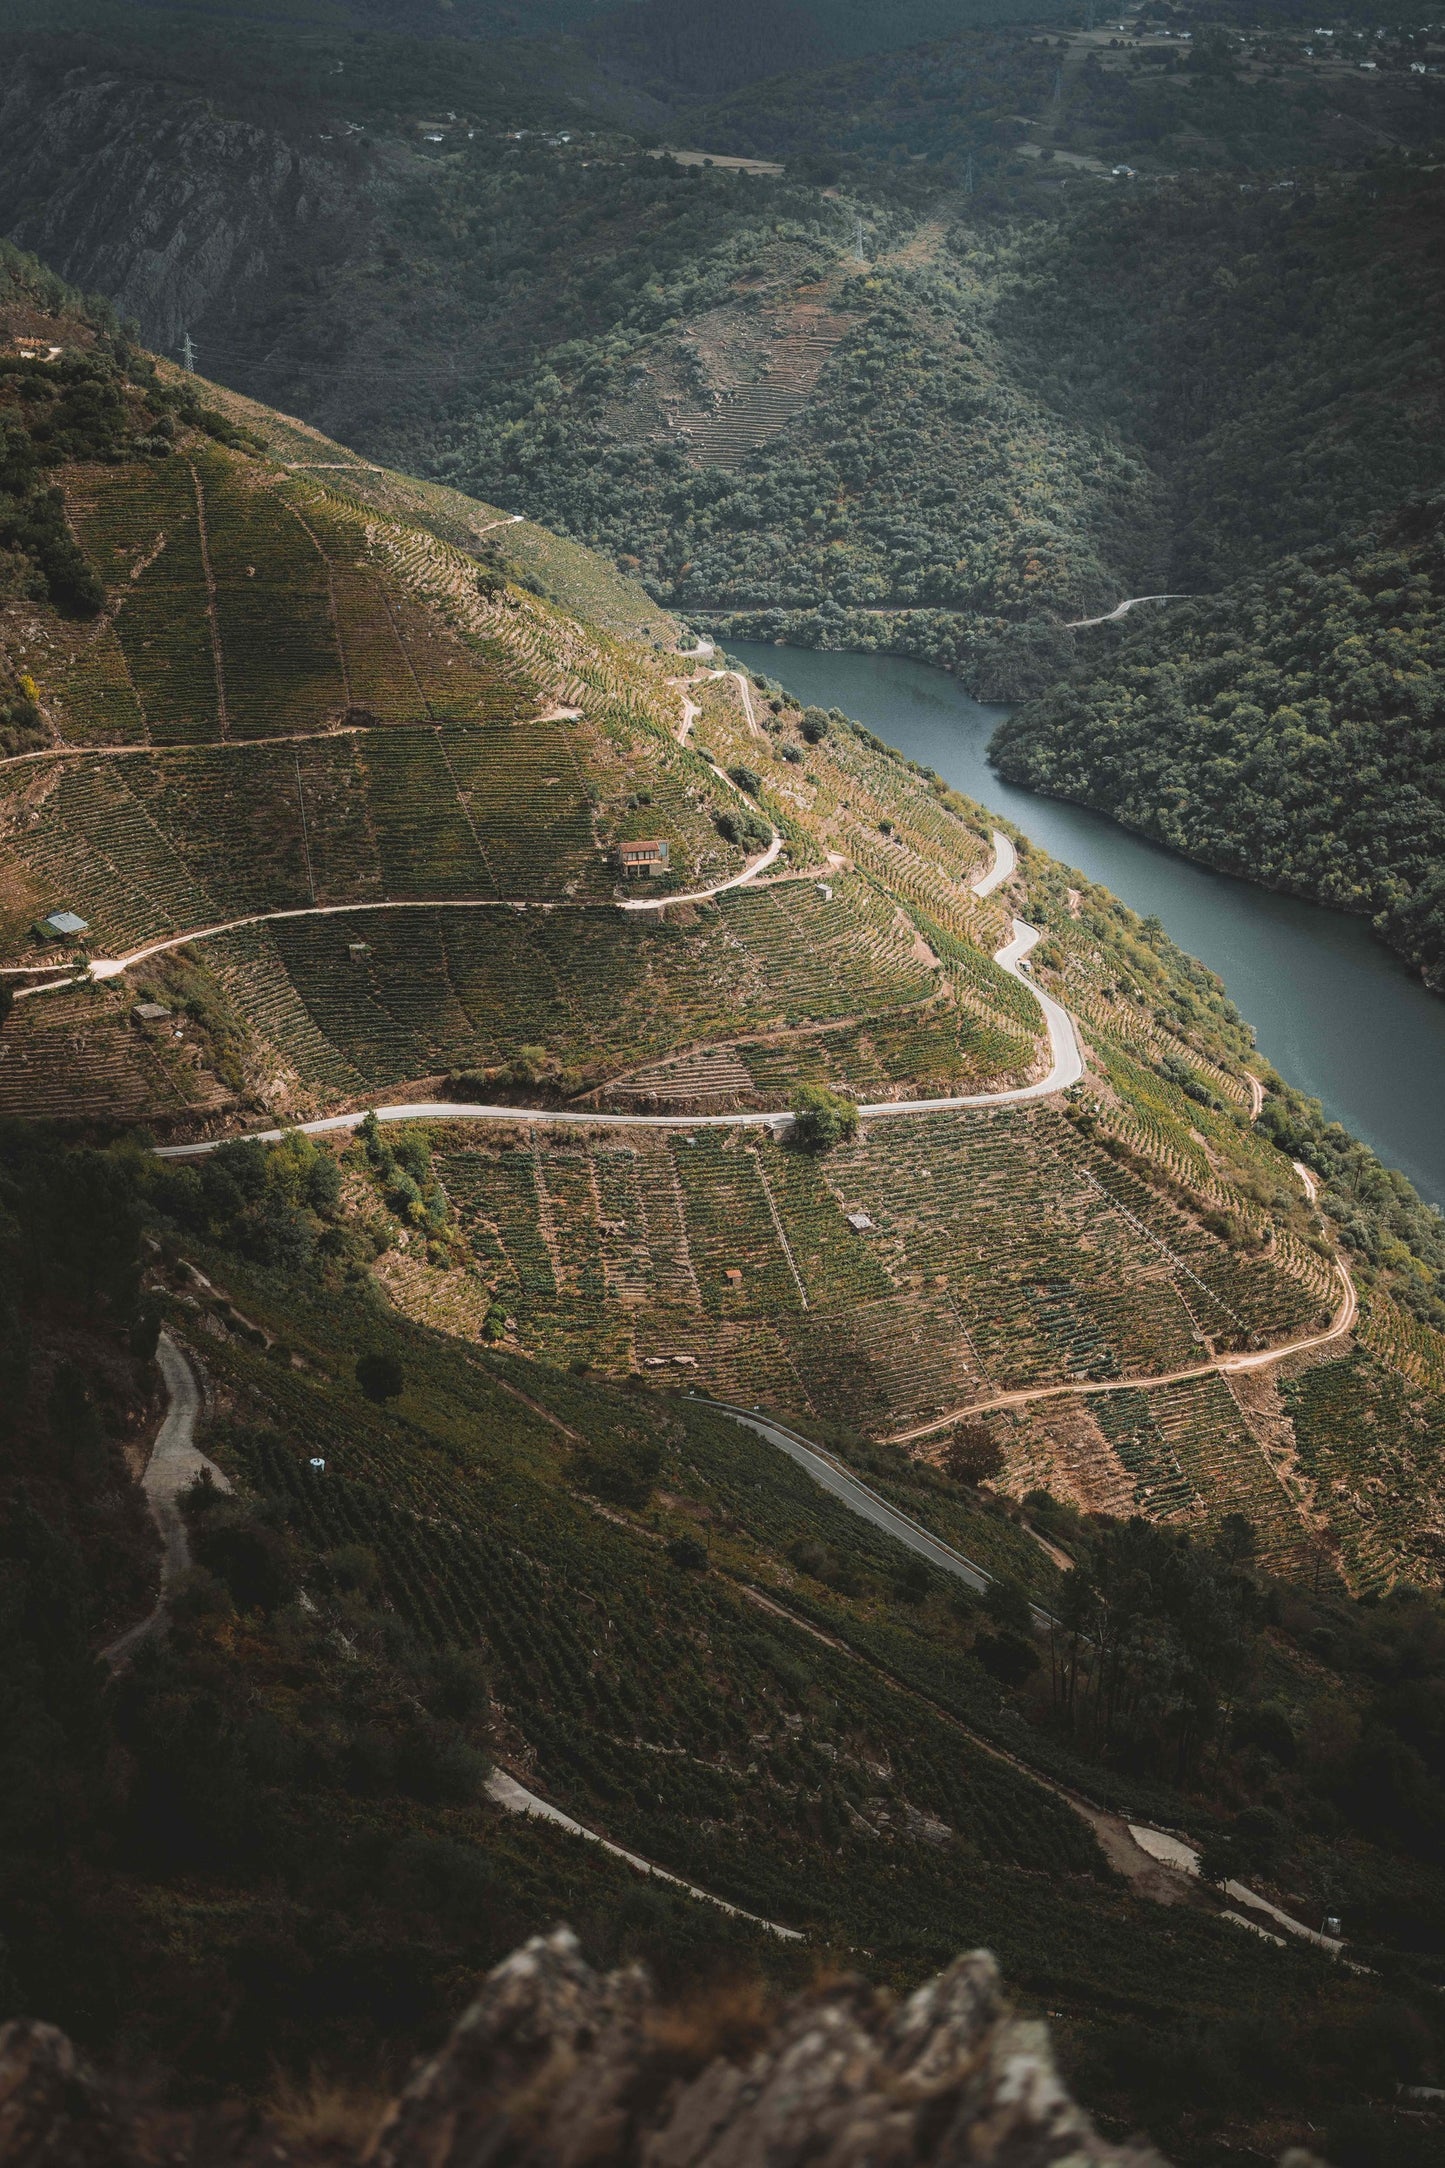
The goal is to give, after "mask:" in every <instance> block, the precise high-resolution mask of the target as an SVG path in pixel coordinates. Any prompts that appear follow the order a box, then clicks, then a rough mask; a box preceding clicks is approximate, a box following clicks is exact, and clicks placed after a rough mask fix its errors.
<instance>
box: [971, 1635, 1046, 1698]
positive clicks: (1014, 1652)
mask: <svg viewBox="0 0 1445 2168" xmlns="http://www.w3.org/2000/svg"><path fill="white" fill-rule="evenodd" d="M973 1653H974V1655H975V1656H976V1657H977V1658H978V1660H979V1662H980V1663H981V1664H982V1665H983V1667H984V1670H985V1671H987V1672H989V1673H990V1674H991V1675H992V1676H993V1677H994V1678H996V1679H997V1680H998V1682H999V1684H1000V1686H1022V1685H1023V1683H1024V1681H1025V1679H1030V1678H1032V1677H1033V1674H1034V1673H1035V1672H1036V1671H1037V1670H1038V1668H1039V1652H1038V1650H1037V1649H1036V1648H1035V1647H1034V1645H1033V1643H1032V1641H1025V1640H1024V1638H1023V1636H1022V1635H1021V1634H1011V1633H996V1634H980V1635H979V1637H978V1639H977V1640H976V1641H975V1642H974V1644H973Z"/></svg>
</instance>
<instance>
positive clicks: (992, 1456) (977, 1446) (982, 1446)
mask: <svg viewBox="0 0 1445 2168" xmlns="http://www.w3.org/2000/svg"><path fill="white" fill-rule="evenodd" d="M943 1465H944V1468H945V1470H946V1472H947V1473H948V1474H949V1475H951V1476H952V1477H953V1479H954V1481H955V1482H956V1483H991V1482H992V1481H993V1479H994V1477H995V1476H997V1475H1001V1474H1002V1473H1003V1448H1002V1446H1001V1445H1000V1444H999V1442H998V1440H997V1439H996V1438H995V1437H994V1435H993V1432H992V1431H991V1430H990V1429H989V1428H988V1426H987V1424H985V1423H960V1424H959V1426H958V1428H957V1430H955V1432H954V1433H953V1436H952V1438H951V1439H950V1440H949V1443H948V1448H947V1450H946V1452H945V1453H944V1456H943Z"/></svg>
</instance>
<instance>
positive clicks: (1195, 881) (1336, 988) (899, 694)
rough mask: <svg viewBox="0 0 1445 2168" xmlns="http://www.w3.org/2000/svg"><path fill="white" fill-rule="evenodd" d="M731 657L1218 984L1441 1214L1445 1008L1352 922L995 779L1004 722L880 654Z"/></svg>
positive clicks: (1290, 1067) (998, 711)
mask: <svg viewBox="0 0 1445 2168" xmlns="http://www.w3.org/2000/svg"><path fill="white" fill-rule="evenodd" d="M729 652H730V653H731V654H734V655H736V656H737V658H738V660H739V661H740V662H743V663H745V664H746V666H747V668H748V669H750V670H754V671H758V672H765V673H766V674H767V675H768V676H769V677H773V678H776V679H777V680H778V681H779V682H780V683H781V684H784V685H786V686H787V687H788V689H789V690H790V691H791V692H794V693H796V694H797V695H798V697H799V699H801V700H804V701H812V702H816V703H817V705H818V706H820V707H836V708H841V709H842V710H843V712H844V714H845V715H851V716H853V717H855V718H856V719H857V721H859V722H860V723H865V724H866V725H867V727H868V728H869V729H870V730H872V731H875V732H876V733H877V735H878V736H879V737H880V738H884V739H886V740H887V742H888V743H889V744H890V745H894V746H897V748H898V749H899V751H900V752H903V753H906V754H908V756H909V757H910V759H913V760H918V761H922V762H923V763H924V764H925V765H926V766H928V767H930V768H934V769H936V770H937V772H938V773H939V774H940V775H941V776H943V777H944V779H945V781H947V782H949V783H951V784H953V786H954V788H955V789H956V790H960V791H963V792H964V793H965V794H966V795H967V796H968V797H970V798H976V799H977V800H978V801H979V802H980V803H981V804H983V805H985V806H988V807H991V808H992V809H993V810H994V811H995V812H998V813H1002V814H1005V815H1006V816H1007V817H1008V819H1009V820H1011V821H1013V822H1014V823H1015V824H1016V825H1017V826H1018V827H1019V828H1021V829H1023V831H1024V833H1025V834H1026V835H1029V836H1032V837H1033V839H1034V841H1035V842H1036V843H1038V844H1041V845H1042V846H1043V848H1044V849H1045V850H1047V851H1051V852H1052V853H1053V855H1054V856H1055V857H1056V858H1060V859H1062V860H1063V861H1064V863H1065V864H1066V865H1070V866H1077V867H1078V869H1079V871H1080V872H1081V873H1084V874H1086V875H1087V876H1088V878H1089V879H1090V880H1092V881H1098V882H1101V883H1102V884H1103V886H1104V887H1106V888H1109V889H1112V890H1113V892H1114V894H1115V895H1116V896H1118V897H1119V898H1120V899H1121V900H1122V901H1123V902H1124V903H1127V904H1129V905H1130V906H1131V908H1132V909H1134V910H1136V911H1139V912H1141V913H1144V914H1148V913H1149V912H1154V913H1156V914H1157V916H1158V917H1159V918H1160V919H1162V920H1163V922H1164V925H1165V926H1166V927H1167V929H1168V931H1169V933H1170V934H1171V935H1172V936H1173V938H1174V939H1175V940H1176V941H1177V942H1178V943H1179V945H1180V947H1181V948H1184V949H1187V950H1188V951H1189V952H1190V954H1191V955H1194V956H1197V957H1199V958H1200V959H1201V961H1202V962H1204V963H1206V964H1208V965H1209V967H1210V969H1211V970H1213V971H1217V972H1218V974H1219V976H1220V977H1221V978H1222V979H1223V981H1224V983H1225V986H1226V987H1227V988H1228V990H1229V995H1230V998H1231V1000H1232V1001H1233V1002H1234V1003H1235V1005H1236V1007H1237V1008H1238V1009H1239V1010H1240V1013H1241V1014H1242V1015H1243V1016H1244V1017H1246V1018H1247V1019H1248V1021H1249V1022H1250V1023H1251V1024H1252V1025H1253V1026H1254V1029H1255V1032H1256V1034H1257V1036H1258V1041H1259V1046H1260V1050H1261V1052H1263V1053H1264V1054H1266V1055H1267V1056H1268V1058H1269V1059H1270V1061H1272V1062H1273V1063H1274V1065H1275V1067H1276V1068H1277V1069H1278V1070H1279V1072H1280V1074H1281V1076H1283V1077H1286V1078H1288V1080H1289V1081H1290V1083H1292V1084H1294V1085H1296V1086H1297V1087H1298V1088H1299V1089H1300V1090H1301V1091H1305V1092H1308V1093H1310V1094H1311V1096H1312V1097H1314V1098H1316V1099H1319V1100H1321V1101H1322V1102H1323V1104H1324V1106H1325V1109H1326V1111H1327V1112H1328V1113H1329V1114H1330V1115H1331V1116H1332V1117H1333V1118H1334V1119H1335V1120H1337V1121H1340V1122H1343V1123H1344V1125H1345V1127H1346V1128H1347V1129H1349V1130H1352V1131H1353V1133H1354V1134H1355V1135H1356V1136H1357V1137H1362V1138H1363V1139H1364V1140H1365V1142H1366V1143H1367V1144H1369V1145H1371V1146H1372V1147H1373V1149H1374V1150H1375V1151H1376V1152H1377V1153H1378V1154H1379V1156H1380V1158H1381V1159H1383V1160H1384V1161H1385V1163H1386V1165H1387V1166H1391V1167H1398V1168H1400V1169H1401V1171H1402V1172H1403V1173H1405V1174H1407V1175H1408V1176H1409V1178H1410V1180H1411V1181H1412V1182H1413V1183H1414V1184H1415V1186H1416V1188H1417V1189H1418V1190H1419V1191H1420V1193H1421V1195H1422V1196H1423V1197H1426V1198H1428V1199H1429V1200H1430V1202H1431V1203H1433V1204H1436V1205H1440V1206H1442V1207H1445V1000H1442V999H1441V998H1440V996H1438V995H1436V994H1431V993H1429V992H1428V991H1427V990H1426V988H1425V987H1424V986H1422V985H1421V983H1420V981H1419V980H1418V979H1416V978H1415V977H1414V976H1413V975H1412V973H1411V972H1410V971H1409V970H1407V968H1406V967H1405V965H1404V964H1403V963H1402V962H1401V961H1400V959H1399V958H1398V957H1397V956H1395V955H1394V954H1393V953H1392V952H1391V951H1390V950H1389V949H1387V948H1385V947H1383V946H1382V945H1381V943H1380V942H1378V941H1377V940H1376V939H1375V938H1374V936H1373V935H1372V934H1371V932H1370V929H1369V926H1368V925H1367V924H1366V922H1365V921H1364V920H1362V919H1357V918H1350V917H1347V916H1345V915H1344V914H1343V913H1342V912H1338V911H1326V910H1323V909H1322V908H1321V907H1320V906H1319V905H1317V904H1310V903H1302V902H1300V901H1298V900H1297V899H1296V898H1294V897H1292V896H1277V895H1272V894H1271V893H1270V892H1269V890H1268V889H1263V888H1255V887H1253V886H1252V885H1251V884H1250V883H1249V882H1247V881H1237V880H1234V879H1232V878H1231V877H1230V876H1229V875H1228V874H1223V873H1211V872H1209V871H1207V870H1206V869H1205V868H1204V867H1202V866H1195V865H1191V864H1190V863H1189V861H1188V860H1187V859H1183V858H1179V857H1176V856H1175V854H1174V853H1173V852H1172V851H1166V850H1164V849H1163V848H1162V847H1161V846H1160V845H1158V844H1155V843H1151V842H1149V841H1147V840H1146V839H1145V838H1144V837H1142V836H1138V835H1133V834H1131V833H1130V832H1129V830H1128V829H1125V828H1120V827H1119V826H1117V825H1116V823H1115V822H1113V821H1111V820H1108V819H1106V818H1105V816H1104V815H1103V814H1101V813H1092V812H1089V811H1088V810H1086V809H1085V808H1084V807H1082V806H1074V805H1067V804H1064V803H1062V802H1061V801H1059V800H1057V799H1052V798H1039V797H1036V796H1035V795H1034V794H1033V793H1032V792H1031V791H1026V790H1017V789H1015V788H1014V787H1013V786H1012V785H1010V784H1008V783H1005V782H1003V781H1002V780H1001V779H1000V778H999V777H998V776H997V775H996V774H995V773H994V771H993V769H992V768H990V766H989V765H988V758H987V748H988V741H989V738H990V736H991V735H992V733H993V731H994V729H995V727H996V726H997V724H998V722H999V721H1000V719H1001V718H1002V716H1003V715H1004V714H1005V713H1006V712H1007V710H1005V709H1003V708H992V707H984V706H981V705H980V703H979V702H978V701H976V700H971V699H970V698H969V696H968V694H967V693H966V692H964V690H963V688H962V687H961V686H960V685H959V684H958V682H957V680H956V679H954V678H951V677H949V676H948V674H947V673H946V672H945V671H942V670H934V669H930V668H929V667H928V665H927V664H925V663H917V662H907V661H904V660H902V659H901V658H899V657H897V656H890V655H836V654H824V653H819V652H816V651H814V650H812V649H807V648H778V647H767V646H761V645H759V644H758V643H756V642H754V641H747V640H743V641H733V642H731V643H730V644H729Z"/></svg>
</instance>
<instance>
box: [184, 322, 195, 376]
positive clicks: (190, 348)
mask: <svg viewBox="0 0 1445 2168" xmlns="http://www.w3.org/2000/svg"><path fill="white" fill-rule="evenodd" d="M181 367H182V368H183V369H184V370H185V372H186V374H187V375H188V376H194V375H195V373H196V349H195V343H194V341H193V340H192V338H191V335H190V333H189V331H183V332H182V333H181Z"/></svg>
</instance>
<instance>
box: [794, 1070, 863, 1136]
mask: <svg viewBox="0 0 1445 2168" xmlns="http://www.w3.org/2000/svg"><path fill="white" fill-rule="evenodd" d="M792 1104H793V1123H792V1127H791V1128H790V1130H789V1131H788V1142H789V1144H790V1145H791V1146H792V1147H793V1149H794V1150H795V1151H799V1152H831V1151H834V1150H835V1149H836V1148H837V1146H838V1145H840V1144H847V1143H848V1142H850V1141H851V1139H852V1138H853V1137H855V1136H856V1135H857V1133H858V1109H857V1107H856V1106H855V1105H854V1104H853V1101H852V1100H851V1099H845V1098H844V1097H843V1096H842V1094H841V1093H839V1092H833V1091H829V1090H828V1088H827V1086H826V1085H825V1084H800V1085H799V1086H798V1089H797V1090H796V1091H795V1092H794V1094H793V1102H792Z"/></svg>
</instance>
